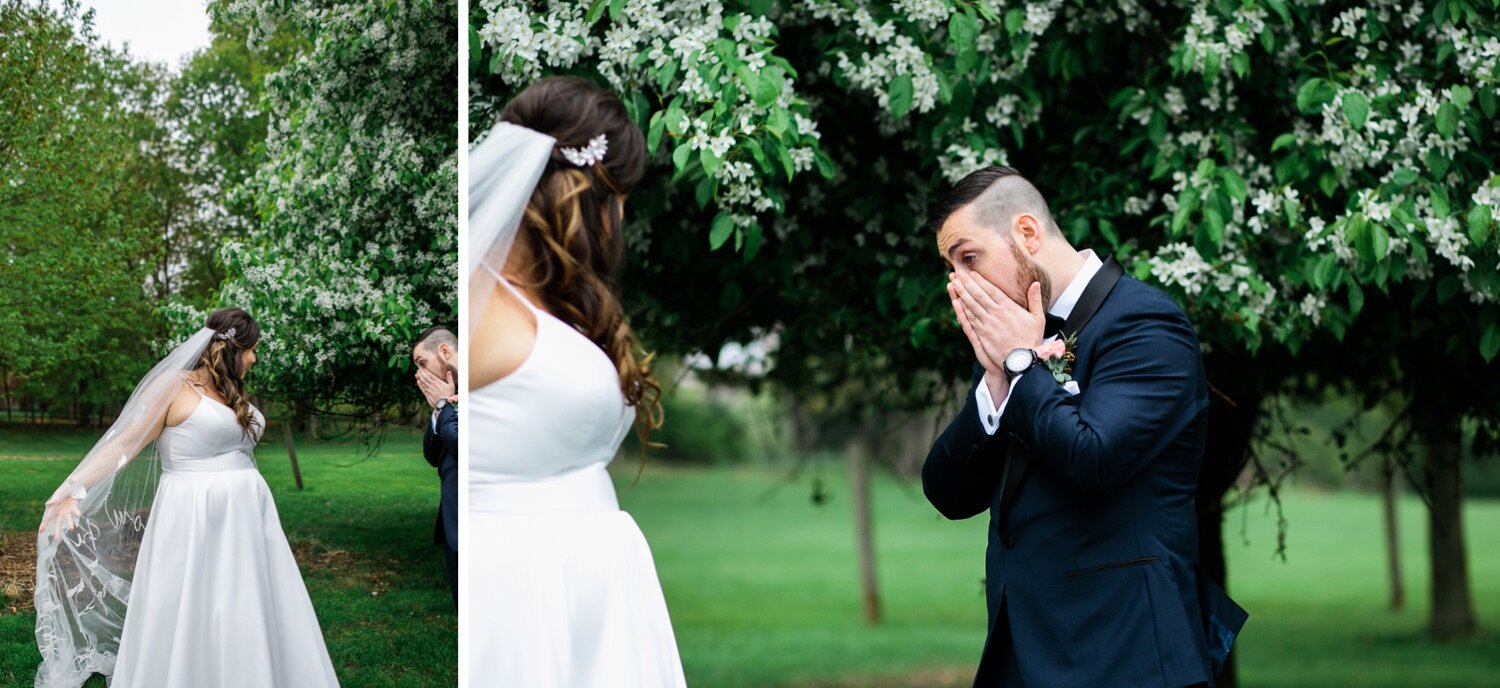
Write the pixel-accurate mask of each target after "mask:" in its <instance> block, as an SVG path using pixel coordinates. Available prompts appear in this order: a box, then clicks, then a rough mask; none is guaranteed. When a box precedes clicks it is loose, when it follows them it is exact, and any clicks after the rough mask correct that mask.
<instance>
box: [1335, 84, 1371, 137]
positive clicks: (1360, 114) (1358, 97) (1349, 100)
mask: <svg viewBox="0 0 1500 688" xmlns="http://www.w3.org/2000/svg"><path fill="white" fill-rule="evenodd" d="M1341 105H1342V106H1343V108H1344V116H1345V117H1348V118H1349V123H1350V124H1353V125H1354V128H1355V129H1363V128H1365V122H1366V121H1367V120H1369V118H1370V99H1369V98H1366V97H1365V94H1363V93H1360V92H1359V91H1349V92H1348V93H1345V94H1344V97H1343V99H1342V100H1341Z"/></svg>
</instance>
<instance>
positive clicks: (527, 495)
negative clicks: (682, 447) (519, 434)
mask: <svg viewBox="0 0 1500 688" xmlns="http://www.w3.org/2000/svg"><path fill="white" fill-rule="evenodd" d="M466 532H467V533H470V534H468V535H466V536H465V537H467V538H468V540H466V544H465V549H466V550H467V551H468V554H467V555H466V556H467V557H468V571H467V573H466V575H467V580H468V581H470V582H469V583H467V584H466V585H465V591H464V596H465V610H464V611H465V614H464V617H463V624H464V628H465V630H466V631H467V637H468V647H467V653H466V654H467V657H468V658H469V660H468V664H469V667H470V671H469V686H470V687H471V688H512V687H520V686H525V687H526V688H676V687H680V686H686V685H687V682H686V681H685V680H684V679H683V675H682V660H681V659H680V657H679V656H678V653H677V640H676V638H675V636H674V635H673V633H672V622H671V619H670V617H669V616H668V614H667V604H666V599H665V598H664V597H663V595H662V591H661V582H660V581H659V580H658V579H657V576H656V565H655V563H654V562H653V560H652V558H651V549H650V547H649V546H648V545H647V544H646V538H645V536H643V535H642V534H641V529H640V528H639V527H638V526H637V525H636V523H635V519H633V518H631V517H630V514H628V513H626V512H624V511H621V510H620V508H619V505H618V503H617V502H616V501H615V494H614V486H613V485H612V484H611V483H610V482H609V476H608V474H607V473H606V472H605V471H604V469H603V466H597V467H590V468H586V469H583V470H582V471H580V472H579V473H577V474H572V475H569V476H567V477H564V478H556V479H548V480H543V481H531V482H526V481H522V482H517V483H514V484H507V485H495V484H491V485H474V484H472V483H471V486H470V500H469V530H468V531H466Z"/></svg>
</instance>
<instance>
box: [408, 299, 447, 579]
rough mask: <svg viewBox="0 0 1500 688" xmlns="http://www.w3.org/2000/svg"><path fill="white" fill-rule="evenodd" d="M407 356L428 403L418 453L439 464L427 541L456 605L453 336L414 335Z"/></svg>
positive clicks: (436, 330) (439, 331)
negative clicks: (440, 560) (437, 550)
mask: <svg viewBox="0 0 1500 688" xmlns="http://www.w3.org/2000/svg"><path fill="white" fill-rule="evenodd" d="M411 360H412V363H415V364H416V366H417V387H418V388H420V389H421V390H422V396H424V397H426V398H427V403H428V405H430V406H432V419H431V420H430V421H429V422H428V423H427V432H426V433H425V434H423V436H422V455H423V457H424V458H426V459H427V463H430V464H432V467H433V468H436V469H438V477H439V478H441V479H442V501H440V502H439V504H438V517H437V522H436V523H434V524H433V529H432V540H433V542H434V543H436V544H438V545H442V546H443V554H444V563H445V565H446V568H447V573H448V587H449V588H450V589H451V590H452V591H453V603H454V604H455V605H456V604H458V408H457V406H456V404H457V403H458V391H457V386H456V385H457V382H458V368H457V361H458V338H457V337H455V336H453V332H452V331H451V330H449V329H448V328H446V327H443V326H441V325H439V326H437V327H429V328H427V329H426V330H424V331H423V332H422V334H420V335H417V343H416V344H414V345H412V350H411Z"/></svg>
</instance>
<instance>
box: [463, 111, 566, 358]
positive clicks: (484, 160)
mask: <svg viewBox="0 0 1500 688" xmlns="http://www.w3.org/2000/svg"><path fill="white" fill-rule="evenodd" d="M555 143H556V140H555V139H553V138H552V137H551V136H547V135H546V134H542V133H538V132H536V131H532V130H531V129H527V128H526V127H522V126H518V125H515V124H510V123H508V122H501V123H500V124H497V125H495V126H494V128H492V129H490V131H489V133H487V134H486V135H485V137H484V138H483V139H482V140H480V142H479V143H476V144H474V146H473V147H472V148H470V149H469V256H468V258H469V259H468V265H467V270H466V273H465V274H467V275H468V278H469V306H468V310H469V313H471V314H473V315H474V316H475V317H471V318H469V326H468V328H467V329H466V330H465V332H463V334H462V337H463V341H461V342H460V343H459V350H461V351H467V350H468V338H469V335H470V334H472V331H473V329H474V325H475V323H477V322H478V321H479V318H478V317H477V316H478V314H480V313H483V312H484V307H485V304H486V303H488V302H489V298H490V295H491V294H493V293H495V288H496V287H498V286H500V285H499V279H500V272H501V271H502V270H503V269H504V268H505V258H506V256H507V255H508V254H509V252H510V247H511V244H512V243H513V242H514V241H515V238H516V234H517V233H518V232H519V231H520V226H521V218H522V216H523V215H524V214H525V212H526V202H527V201H529V200H530V199H531V192H532V191H534V190H535V189H536V185H537V182H538V181H539V180H540V179H541V178H542V172H543V170H545V169H546V168H547V161H548V159H550V158H551V156H552V147H553V145H554V144H555Z"/></svg>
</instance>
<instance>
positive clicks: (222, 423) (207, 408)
mask: <svg viewBox="0 0 1500 688" xmlns="http://www.w3.org/2000/svg"><path fill="white" fill-rule="evenodd" d="M194 399H196V402H194V401H193V400H194ZM182 403H184V404H185V405H189V407H190V408H191V409H192V410H191V411H190V412H189V413H188V415H187V418H186V419H184V420H183V421H182V422H181V423H178V424H177V425H168V426H166V427H165V428H163V429H162V432H161V435H160V437H158V438H157V445H158V449H159V450H160V454H161V457H162V468H163V469H165V470H204V469H214V468H220V467H226V466H220V465H219V464H232V465H233V466H235V467H239V466H243V465H244V464H245V462H248V461H251V460H252V459H253V457H254V455H255V442H256V441H257V440H258V439H259V438H260V433H261V431H262V430H263V429H264V428H265V423H266V421H265V416H263V415H261V413H260V410H259V409H256V408H255V407H254V406H251V408H250V410H251V413H253V414H255V419H256V421H257V422H256V426H255V430H254V431H253V432H252V433H249V434H246V433H245V432H244V431H243V430H244V429H243V427H242V426H241V425H240V424H239V420H238V419H237V418H236V417H235V414H234V411H233V410H231V409H230V408H229V407H228V406H225V405H224V404H223V403H222V402H219V401H216V400H214V399H213V398H212V397H209V396H207V395H204V394H202V393H201V392H196V391H194V392H193V394H192V396H191V398H188V399H186V400H185V401H184V402H182ZM194 403H196V405H195V406H192V404H194Z"/></svg>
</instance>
